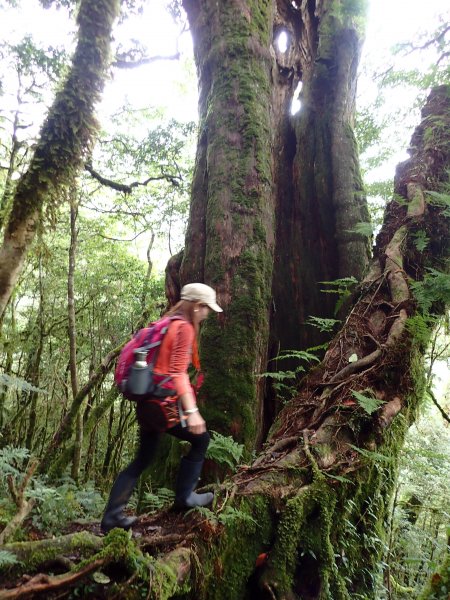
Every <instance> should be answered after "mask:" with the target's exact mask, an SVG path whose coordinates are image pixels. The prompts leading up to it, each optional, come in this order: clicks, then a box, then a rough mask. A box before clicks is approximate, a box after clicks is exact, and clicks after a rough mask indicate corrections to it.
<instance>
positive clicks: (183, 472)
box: [175, 458, 214, 508]
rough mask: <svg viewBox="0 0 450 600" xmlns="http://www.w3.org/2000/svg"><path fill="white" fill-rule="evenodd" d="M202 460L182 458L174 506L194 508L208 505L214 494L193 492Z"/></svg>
mask: <svg viewBox="0 0 450 600" xmlns="http://www.w3.org/2000/svg"><path fill="white" fill-rule="evenodd" d="M202 466H203V461H199V462H192V461H191V460H188V459H187V458H182V459H181V463H180V470H179V472H178V478H177V484H176V489H175V508H195V507H196V506H208V504H211V502H212V501H213V499H214V494H212V493H211V492H207V493H206V494H197V493H196V492H194V489H195V486H196V485H197V482H198V479H199V477H200V472H201V470H202Z"/></svg>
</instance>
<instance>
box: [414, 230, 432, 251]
mask: <svg viewBox="0 0 450 600" xmlns="http://www.w3.org/2000/svg"><path fill="white" fill-rule="evenodd" d="M412 238H413V242H414V246H415V247H416V248H417V250H418V251H419V252H423V251H424V250H425V248H426V247H427V246H428V243H429V241H430V238H429V237H428V236H427V234H426V233H425V231H422V230H420V231H416V232H415V233H414V234H413V235H412Z"/></svg>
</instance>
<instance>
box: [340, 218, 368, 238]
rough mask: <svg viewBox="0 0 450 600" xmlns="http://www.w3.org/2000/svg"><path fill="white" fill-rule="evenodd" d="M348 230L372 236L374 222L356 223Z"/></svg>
mask: <svg viewBox="0 0 450 600" xmlns="http://www.w3.org/2000/svg"><path fill="white" fill-rule="evenodd" d="M346 231H347V232H348V233H357V234H359V235H363V236H364V237H371V236H372V235H373V225H372V223H367V222H365V221H361V222H360V223H356V225H355V226H354V227H353V228H352V229H346Z"/></svg>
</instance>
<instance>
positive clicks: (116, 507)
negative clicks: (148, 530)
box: [100, 471, 137, 533]
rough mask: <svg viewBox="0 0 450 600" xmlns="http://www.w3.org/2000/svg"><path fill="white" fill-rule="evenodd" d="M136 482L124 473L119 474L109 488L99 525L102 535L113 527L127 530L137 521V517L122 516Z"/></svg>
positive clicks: (134, 478)
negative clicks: (106, 502)
mask: <svg viewBox="0 0 450 600" xmlns="http://www.w3.org/2000/svg"><path fill="white" fill-rule="evenodd" d="M136 482H137V479H136V477H130V476H129V475H128V474H127V473H125V472H124V471H122V473H119V475H118V477H117V479H116V481H115V482H114V485H113V486H112V488H111V492H110V494H109V499H108V504H107V505H106V508H105V512H104V514H103V518H102V522H101V524H100V529H101V530H102V532H103V533H108V531H111V529H114V528H115V527H119V528H120V529H125V530H128V529H130V527H131V526H132V525H133V524H134V523H135V522H136V521H137V517H127V516H126V515H124V514H123V511H124V509H125V507H126V505H127V503H128V500H129V499H130V497H131V494H132V493H133V490H134V486H135V485H136Z"/></svg>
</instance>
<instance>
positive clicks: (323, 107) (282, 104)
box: [168, 0, 369, 448]
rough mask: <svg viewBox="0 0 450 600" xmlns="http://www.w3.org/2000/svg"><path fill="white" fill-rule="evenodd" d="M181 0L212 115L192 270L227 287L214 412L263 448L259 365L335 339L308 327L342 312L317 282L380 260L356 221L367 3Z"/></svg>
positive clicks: (185, 267) (215, 364)
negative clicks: (359, 88)
mask: <svg viewBox="0 0 450 600" xmlns="http://www.w3.org/2000/svg"><path fill="white" fill-rule="evenodd" d="M183 4H184V7H185V9H186V11H187V13H188V17H189V21H190V25H191V30H192V33H193V38H194V52H195V60H196V65H197V72H198V79H199V89H200V101H199V113H200V126H199V138H198V147H197V157H196V165H195V173H194V179H193V187H192V199H191V210H190V220H189V226H188V232H187V236H186V247H185V252H184V257H183V262H182V265H181V270H180V278H181V283H186V282H188V281H194V280H199V281H205V282H206V283H208V284H210V285H212V286H214V287H215V288H217V290H218V295H219V301H220V303H221V304H222V305H223V307H224V309H225V311H224V313H223V314H222V315H220V316H219V317H218V318H215V319H211V320H210V321H209V322H208V323H207V324H206V326H205V328H204V331H203V333H202V357H203V363H204V366H205V372H206V380H205V384H204V388H203V393H204V395H205V397H206V398H208V405H207V406H206V407H205V415H206V417H207V419H208V422H209V423H210V425H211V427H212V428H213V429H217V430H219V431H227V432H230V431H231V432H232V433H233V435H234V436H235V438H236V439H238V440H240V441H243V442H244V443H245V444H246V445H247V447H248V448H253V447H254V445H255V443H256V445H258V442H260V441H261V439H262V438H263V435H264V434H265V433H267V426H268V424H269V423H270V422H271V419H272V418H273V414H274V406H273V401H272V399H270V398H269V399H268V401H266V403H264V396H265V394H266V390H265V386H264V381H265V380H264V379H261V378H257V377H255V374H258V373H262V372H265V371H266V370H267V368H266V365H267V358H268V354H269V357H270V358H272V357H273V356H274V355H275V354H276V353H277V352H278V351H279V350H280V349H305V348H306V347H308V346H312V345H315V344H317V343H319V341H323V336H321V337H319V338H318V334H317V330H315V329H314V328H307V327H304V322H305V320H306V319H307V317H308V316H309V315H319V316H322V317H331V316H332V313H333V309H334V298H330V295H329V294H321V293H320V290H319V287H320V286H319V285H318V282H319V281H324V280H334V279H336V278H339V277H347V276H354V277H358V278H360V277H361V276H362V273H363V271H364V268H365V267H366V265H367V261H368V243H367V238H364V237H362V236H360V235H358V234H355V233H351V231H350V230H351V229H352V228H353V227H354V226H355V225H356V223H358V222H361V221H368V220H369V218H368V212H367V208H366V204H365V198H364V195H363V193H362V184H361V178H360V174H359V170H358V160H357V151H356V146H355V140H354V136H353V131H352V125H353V112H354V98H355V81H356V68H357V64H358V58H359V49H360V31H359V28H360V26H361V22H362V12H363V5H364V3H363V2H361V3H360V2H356V3H355V2H352V3H347V2H341V1H340V0H339V1H337V0H325V1H324V2H320V3H319V2H301V3H293V2H285V1H284V0H278V1H275V0H262V1H261V0H260V1H254V0H239V2H208V1H201V0H184V3H183ZM350 4H351V6H350ZM347 5H348V6H347ZM282 31H284V32H285V33H286V34H287V36H288V49H287V50H286V52H283V51H282V50H280V48H279V46H278V36H279V34H280V32H282ZM300 82H301V83H302V85H303V88H302V109H301V110H300V112H299V113H298V114H296V115H292V114H291V111H290V107H291V102H292V100H293V97H294V92H295V90H296V89H297V86H298V84H299V83H300ZM173 266H174V264H172V265H171V273H172V271H173ZM173 280H174V278H173V273H172V276H171V278H170V283H171V282H172V281H173ZM168 291H169V293H170V295H171V296H173V291H174V287H173V285H170V290H168ZM173 299H176V298H173ZM268 347H269V348H268ZM285 366H286V365H283V368H284V367H285Z"/></svg>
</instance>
